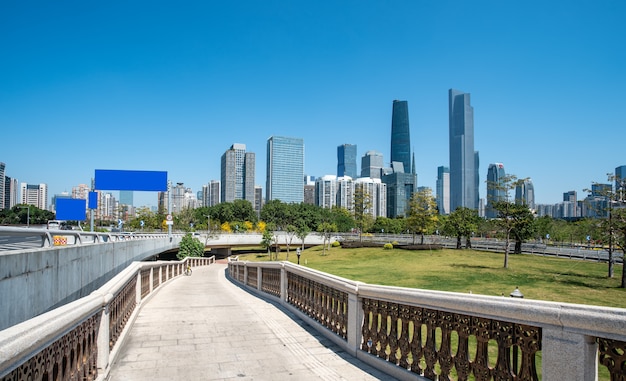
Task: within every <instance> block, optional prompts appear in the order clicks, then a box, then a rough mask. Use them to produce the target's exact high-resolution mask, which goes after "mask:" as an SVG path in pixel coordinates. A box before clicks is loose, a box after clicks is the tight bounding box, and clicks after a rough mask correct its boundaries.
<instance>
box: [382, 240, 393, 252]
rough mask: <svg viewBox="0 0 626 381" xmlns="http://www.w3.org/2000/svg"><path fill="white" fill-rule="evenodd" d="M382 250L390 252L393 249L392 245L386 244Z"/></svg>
mask: <svg viewBox="0 0 626 381" xmlns="http://www.w3.org/2000/svg"><path fill="white" fill-rule="evenodd" d="M383 249H385V250H392V249H393V243H389V242H387V243H386V244H385V245H384V246H383Z"/></svg>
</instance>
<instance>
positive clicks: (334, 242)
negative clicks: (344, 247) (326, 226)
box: [330, 241, 341, 247]
mask: <svg viewBox="0 0 626 381" xmlns="http://www.w3.org/2000/svg"><path fill="white" fill-rule="evenodd" d="M330 245H331V246H332V247H339V246H341V243H340V242H339V241H333V243H331V244H330Z"/></svg>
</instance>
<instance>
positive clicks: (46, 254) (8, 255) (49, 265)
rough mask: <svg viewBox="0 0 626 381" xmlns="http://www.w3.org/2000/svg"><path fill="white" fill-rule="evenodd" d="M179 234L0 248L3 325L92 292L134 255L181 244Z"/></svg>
mask: <svg viewBox="0 0 626 381" xmlns="http://www.w3.org/2000/svg"><path fill="white" fill-rule="evenodd" d="M180 238H181V237H176V236H174V237H172V239H171V241H170V238H168V237H167V236H163V237H159V238H149V239H137V240H126V241H116V242H104V243H95V244H87V245H84V244H83V245H72V246H57V247H50V248H41V249H34V250H33V249H29V250H15V251H7V252H3V253H0V301H1V308H0V330H3V329H6V328H8V327H10V326H12V325H15V324H17V323H20V322H22V321H25V320H28V319H31V318H33V317H35V316H37V315H39V314H41V313H44V312H46V311H49V310H51V309H54V308H56V307H59V306H61V305H63V304H66V303H68V302H71V301H74V300H76V299H78V298H81V297H83V296H86V295H89V293H91V292H92V291H94V290H96V289H98V288H99V287H100V286H102V285H103V284H104V283H106V282H107V281H108V280H110V279H111V278H113V277H114V276H115V275H116V274H118V273H119V272H120V271H122V270H123V269H124V268H126V267H128V266H129V265H130V264H131V263H132V262H133V261H141V260H144V259H146V258H149V257H151V256H153V255H156V254H159V253H161V252H163V251H166V250H169V249H174V248H176V247H178V244H179V243H180Z"/></svg>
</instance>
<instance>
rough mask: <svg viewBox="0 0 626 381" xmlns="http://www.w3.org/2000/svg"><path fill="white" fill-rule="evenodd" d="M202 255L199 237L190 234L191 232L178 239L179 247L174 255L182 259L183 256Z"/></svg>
mask: <svg viewBox="0 0 626 381" xmlns="http://www.w3.org/2000/svg"><path fill="white" fill-rule="evenodd" d="M203 255H204V244H203V243H202V242H200V240H199V239H197V238H194V237H192V236H191V233H187V234H185V236H184V237H183V239H181V241H180V247H179V249H178V253H176V257H177V258H178V259H181V260H182V259H184V258H185V257H202V256H203Z"/></svg>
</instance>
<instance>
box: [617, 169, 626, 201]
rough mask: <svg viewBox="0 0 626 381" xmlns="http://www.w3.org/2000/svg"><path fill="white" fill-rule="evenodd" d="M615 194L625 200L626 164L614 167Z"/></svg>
mask: <svg viewBox="0 0 626 381" xmlns="http://www.w3.org/2000/svg"><path fill="white" fill-rule="evenodd" d="M615 194H616V195H617V197H618V199H619V200H620V201H626V165H621V166H619V167H617V168H615Z"/></svg>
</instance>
